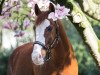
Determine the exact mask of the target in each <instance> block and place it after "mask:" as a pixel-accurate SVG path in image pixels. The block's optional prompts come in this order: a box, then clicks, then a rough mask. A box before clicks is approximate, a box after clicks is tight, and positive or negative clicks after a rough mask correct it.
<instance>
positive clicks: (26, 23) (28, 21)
mask: <svg viewBox="0 0 100 75" xmlns="http://www.w3.org/2000/svg"><path fill="white" fill-rule="evenodd" d="M29 25H30V20H29V19H25V20H24V22H23V27H24V28H25V29H26V28H27V27H28V26H29Z"/></svg>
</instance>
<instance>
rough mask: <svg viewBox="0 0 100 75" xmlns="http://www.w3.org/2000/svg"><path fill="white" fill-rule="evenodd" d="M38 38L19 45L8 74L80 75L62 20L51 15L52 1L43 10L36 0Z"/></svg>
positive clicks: (11, 60) (35, 29)
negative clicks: (46, 9)
mask: <svg viewBox="0 0 100 75" xmlns="http://www.w3.org/2000/svg"><path fill="white" fill-rule="evenodd" d="M34 9H35V14H36V16H37V17H36V20H35V25H34V27H33V29H34V31H35V41H34V42H30V43H26V44H24V45H21V46H19V47H17V48H16V49H15V50H14V51H13V53H12V54H11V56H10V58H9V63H8V71H7V75H78V63H77V60H76V57H75V54H74V50H73V48H72V45H71V43H70V41H69V39H68V37H67V35H66V33H65V30H64V27H63V23H62V22H61V20H59V19H57V20H56V21H53V20H52V19H48V15H49V13H51V12H55V8H54V5H53V4H52V3H50V4H49V10H48V11H41V10H40V9H39V7H38V5H37V4H35V8H34Z"/></svg>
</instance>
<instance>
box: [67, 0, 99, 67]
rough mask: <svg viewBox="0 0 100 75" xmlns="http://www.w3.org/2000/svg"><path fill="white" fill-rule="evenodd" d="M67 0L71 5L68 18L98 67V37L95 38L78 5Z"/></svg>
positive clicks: (71, 0)
mask: <svg viewBox="0 0 100 75" xmlns="http://www.w3.org/2000/svg"><path fill="white" fill-rule="evenodd" d="M68 1H69V2H70V4H71V5H73V9H71V16H70V17H69V19H70V21H71V22H72V23H73V25H74V26H75V28H76V29H77V31H78V32H79V33H80V35H81V37H82V39H83V40H84V42H85V44H86V45H87V47H88V48H89V51H90V53H91V54H92V56H93V58H94V59H95V62H96V64H97V65H98V66H99V67H100V52H99V44H98V41H99V39H98V38H97V36H96V34H95V32H94V30H93V28H92V26H91V24H90V23H89V21H88V20H87V18H86V16H85V15H84V13H83V12H82V11H81V9H80V8H79V6H78V5H77V4H76V3H75V2H73V0H68ZM69 7H70V6H69Z"/></svg>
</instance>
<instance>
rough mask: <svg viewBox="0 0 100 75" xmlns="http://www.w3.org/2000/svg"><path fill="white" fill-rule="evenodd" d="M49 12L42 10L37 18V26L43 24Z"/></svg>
mask: <svg viewBox="0 0 100 75" xmlns="http://www.w3.org/2000/svg"><path fill="white" fill-rule="evenodd" d="M48 14H49V11H42V12H41V14H39V15H38V16H37V18H36V21H35V26H37V25H39V24H41V23H42V22H43V21H44V20H45V19H46V18H48Z"/></svg>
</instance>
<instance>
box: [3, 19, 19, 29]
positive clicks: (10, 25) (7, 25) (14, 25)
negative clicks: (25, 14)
mask: <svg viewBox="0 0 100 75" xmlns="http://www.w3.org/2000/svg"><path fill="white" fill-rule="evenodd" d="M18 26H19V23H18V22H11V21H8V22H6V23H4V25H3V28H5V29H9V30H16V29H17V28H18Z"/></svg>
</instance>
